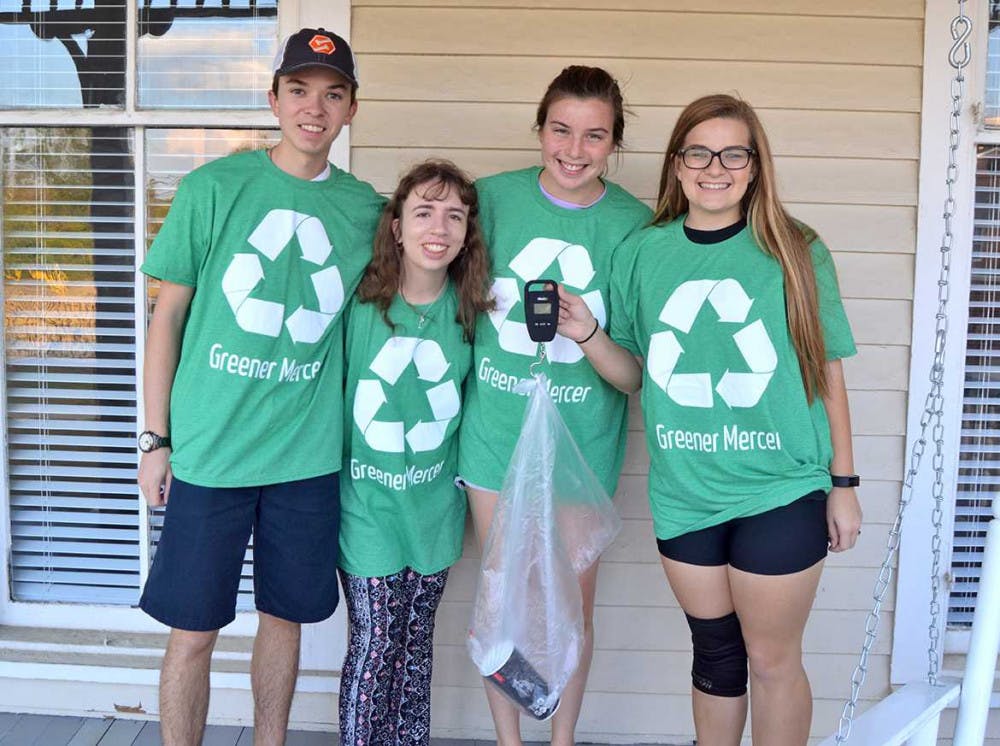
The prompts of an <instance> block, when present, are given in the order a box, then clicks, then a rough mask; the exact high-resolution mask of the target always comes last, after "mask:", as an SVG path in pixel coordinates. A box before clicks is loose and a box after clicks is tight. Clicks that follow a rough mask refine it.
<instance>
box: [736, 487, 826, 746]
mask: <svg viewBox="0 0 1000 746" xmlns="http://www.w3.org/2000/svg"><path fill="white" fill-rule="evenodd" d="M825 497H826V496H825V495H824V494H823V493H813V494H812V495H807V496H805V497H803V498H801V499H799V500H797V501H795V502H793V503H791V504H790V505H787V506H784V507H782V508H777V509H775V510H772V511H768V512H767V513H762V514H761V515H759V516H752V517H750V518H747V519H743V520H742V521H741V526H740V527H739V528H738V529H737V530H736V531H735V532H734V540H733V556H732V561H731V567H730V569H729V582H730V587H731V588H732V593H733V603H734V604H735V607H736V612H737V613H738V614H739V617H740V623H741V624H742V627H743V637H744V639H745V640H746V645H747V652H748V653H749V657H750V707H751V729H752V732H753V742H754V743H755V744H761V745H762V746H763V745H766V746H804V744H805V743H806V742H807V741H808V739H809V729H810V725H811V722H812V692H811V690H810V688H809V680H808V678H807V677H806V672H805V669H804V668H803V666H802V634H803V631H804V629H805V625H806V620H807V619H808V616H809V611H810V609H811V608H812V604H813V600H814V598H815V596H816V587H817V586H818V584H819V578H820V574H821V572H822V569H823V559H824V558H825V556H826V549H827V526H826V500H825Z"/></svg>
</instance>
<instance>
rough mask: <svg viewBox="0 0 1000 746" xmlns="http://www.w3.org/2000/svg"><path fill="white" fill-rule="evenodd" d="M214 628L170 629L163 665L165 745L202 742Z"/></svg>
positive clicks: (162, 735)
mask: <svg viewBox="0 0 1000 746" xmlns="http://www.w3.org/2000/svg"><path fill="white" fill-rule="evenodd" d="M218 635H219V632H218V630H216V631H214V632H190V631H188V630H183V629H172V630H170V638H169V640H168V641H167V650H166V653H164V655H163V665H162V667H161V668H160V738H161V739H162V740H163V744H164V746H198V744H200V743H201V737H202V734H203V733H204V732H205V719H206V717H207V715H208V695H209V686H208V679H209V668H210V666H211V662H212V648H213V647H214V646H215V640H216V638H217V637H218Z"/></svg>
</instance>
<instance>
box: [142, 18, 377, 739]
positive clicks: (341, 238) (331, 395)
mask: <svg viewBox="0 0 1000 746" xmlns="http://www.w3.org/2000/svg"><path fill="white" fill-rule="evenodd" d="M357 85H358V82H357V73H356V63H355V60H354V55H353V53H352V52H351V48H350V46H348V44H347V42H346V41H344V40H343V39H342V38H340V37H339V36H337V35H336V34H333V33H330V32H328V31H325V30H323V29H302V30H301V31H299V32H297V33H295V34H293V35H292V36H290V37H289V38H288V39H287V40H286V41H285V42H284V43H283V45H282V47H281V49H280V50H279V52H278V55H277V58H276V60H275V67H274V86H273V89H272V90H271V91H270V92H269V93H268V99H269V101H270V104H271V110H272V111H273V112H274V114H275V116H276V117H277V118H278V123H279V125H280V127H281V140H280V142H279V143H278V144H277V145H275V146H274V147H273V148H271V149H270V150H259V151H254V152H245V153H238V154H235V155H231V156H228V157H226V158H221V159H219V160H217V161H214V162H212V163H209V164H207V165H205V166H202V167H201V168H199V169H197V170H195V171H193V172H192V173H191V174H189V175H188V176H187V177H185V178H184V180H183V181H182V182H181V185H180V187H179V188H178V190H177V194H176V196H175V198H174V201H173V204H172V205H171V208H170V212H169V214H168V215H167V218H166V220H165V221H164V224H163V227H162V228H161V229H160V232H159V234H158V235H157V237H156V240H155V241H154V242H153V245H152V247H151V248H150V251H149V255H148V257H147V259H146V261H145V263H144V264H143V266H142V271H143V272H145V273H146V274H148V275H150V276H152V277H155V278H157V279H159V280H160V281H161V284H160V290H159V295H158V297H157V303H156V309H155V311H154V313H153V317H152V320H151V321H150V325H149V333H148V337H147V343H146V356H145V370H144V375H143V383H144V397H143V398H144V404H145V413H146V427H147V430H146V431H145V432H143V433H142V435H141V436H140V438H139V448H140V450H142V452H143V453H142V457H141V460H140V464H139V485H140V487H141V489H142V492H143V494H144V496H145V497H146V500H147V502H148V503H149V504H150V505H151V506H154V507H156V506H161V505H164V504H165V505H166V506H167V509H166V515H165V518H164V526H163V532H162V534H161V536H160V542H159V545H158V548H157V551H156V555H155V557H154V560H153V565H152V567H151V569H150V573H149V579H148V581H147V583H146V587H145V589H144V591H143V595H142V599H141V601H140V606H141V607H142V608H143V609H144V610H145V611H146V612H147V613H148V614H150V615H151V616H153V617H155V618H156V619H158V620H160V621H161V622H163V623H164V624H167V625H168V626H169V627H171V633H170V639H169V642H168V645H167V651H166V654H165V655H164V659H163V666H162V670H161V673H160V720H161V733H162V737H163V743H164V744H167V746H173V745H174V744H183V745H185V746H187V745H189V744H190V745H193V744H198V743H200V742H201V737H202V733H203V731H204V727H205V720H206V715H207V711H208V699H209V668H210V660H211V655H212V649H213V647H214V645H215V641H216V638H217V636H218V630H219V629H220V628H222V627H223V626H225V625H226V624H228V623H229V622H231V621H232V620H233V618H234V617H235V606H236V595H237V590H238V587H239V581H240V573H241V569H242V563H243V556H244V553H245V552H246V548H247V543H248V541H249V539H250V536H251V533H252V535H253V549H254V597H255V603H256V606H257V610H258V630H257V637H256V640H255V643H254V651H253V659H252V663H251V680H252V685H253V694H254V731H255V732H254V743H255V744H257V745H258V746H260V745H261V744H282V743H284V738H285V731H286V728H287V725H288V711H289V707H290V705H291V700H292V694H293V692H294V689H295V680H296V677H297V675H298V659H299V636H300V624H302V623H306V622H318V621H321V620H323V619H325V618H327V617H328V616H330V615H331V614H332V613H333V611H334V609H335V608H336V605H337V601H338V597H337V579H336V568H337V543H338V542H337V534H338V527H339V512H340V500H339V481H338V473H337V472H338V470H339V469H340V465H341V439H342V433H341V423H342V422H343V414H342V410H343V406H344V402H343V393H342V391H343V386H342V371H343V360H342V349H343V341H342V335H343V325H342V324H341V320H340V317H341V311H342V309H343V307H344V306H345V305H346V300H347V299H348V298H349V297H350V294H351V293H352V292H353V291H354V288H355V286H356V285H357V282H358V281H359V279H360V277H361V273H362V271H363V270H364V267H365V265H366V264H367V262H368V260H369V258H370V256H371V245H372V238H373V234H374V230H375V225H376V223H377V221H378V217H379V213H380V211H381V208H382V203H383V200H382V199H381V198H380V197H379V196H378V195H377V194H376V193H375V191H374V190H373V189H372V188H371V187H370V186H369V185H368V184H365V183H363V182H360V181H358V180H357V179H355V178H354V177H353V176H351V175H350V174H347V173H345V172H343V171H341V170H340V169H337V168H336V167H333V166H331V165H330V164H329V163H328V162H327V155H328V153H329V150H330V145H331V144H332V143H333V141H334V140H335V139H336V137H337V135H338V134H339V133H340V130H341V128H342V127H343V126H344V125H345V124H349V123H350V121H351V119H352V117H353V116H354V114H355V112H356V110H357V103H356V100H355V92H356V90H357Z"/></svg>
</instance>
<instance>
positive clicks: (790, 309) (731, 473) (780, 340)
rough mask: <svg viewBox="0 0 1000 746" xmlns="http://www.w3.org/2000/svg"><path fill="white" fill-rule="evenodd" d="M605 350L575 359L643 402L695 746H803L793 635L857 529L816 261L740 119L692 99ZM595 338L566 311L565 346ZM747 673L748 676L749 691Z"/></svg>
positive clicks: (846, 425) (843, 323)
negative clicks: (684, 649)
mask: <svg viewBox="0 0 1000 746" xmlns="http://www.w3.org/2000/svg"><path fill="white" fill-rule="evenodd" d="M611 293H612V307H611V334H610V337H609V336H607V335H606V334H604V332H603V331H601V330H598V332H597V334H596V335H595V337H594V339H593V340H592V342H590V343H589V344H587V345H585V346H584V348H583V349H584V351H585V352H586V354H587V358H588V359H589V360H590V361H591V363H592V364H593V365H594V367H595V368H596V369H597V370H598V371H600V373H601V374H602V375H603V376H605V377H606V378H607V380H608V381H610V382H612V383H613V384H614V385H615V386H616V387H618V388H620V389H621V390H623V391H629V392H631V391H635V390H637V389H639V388H640V386H641V388H642V410H643V416H644V419H645V428H646V439H647V446H648V449H649V453H650V474H649V498H650V505H651V508H652V513H653V525H654V529H655V532H656V537H657V546H658V548H659V551H660V555H661V561H662V564H663V568H664V570H665V572H666V576H667V580H668V582H669V583H670V586H671V588H672V589H673V592H674V594H675V595H676V597H677V599H678V601H679V603H680V605H681V607H682V608H683V610H684V612H685V615H686V616H687V620H688V624H689V626H690V628H691V637H692V646H693V649H694V662H693V666H692V684H693V687H692V697H693V710H694V720H695V729H696V732H697V740H698V743H699V744H706V745H707V746H737V744H739V743H740V739H741V735H742V732H743V728H744V725H745V721H746V715H747V705H748V696H747V686H748V680H749V691H750V696H749V703H750V707H751V709H752V718H751V722H752V726H751V729H752V735H753V742H754V743H755V744H762V745H766V746H803V744H805V743H806V741H807V739H808V737H809V727H810V720H811V715H812V696H811V692H810V688H809V682H808V679H807V678H806V674H805V670H804V669H803V666H802V634H803V629H804V627H805V623H806V619H807V617H808V614H809V610H810V607H811V606H812V602H813V599H814V597H815V594H816V588H817V584H818V582H819V577H820V573H821V571H822V567H823V562H824V559H825V557H826V553H827V551H828V550H829V551H834V552H840V551H843V550H846V549H850V548H851V547H852V546H854V543H855V541H856V539H857V536H858V534H859V533H860V525H861V509H860V506H859V503H858V499H857V495H856V494H855V489H854V488H855V487H856V486H857V484H858V483H859V479H858V477H857V476H855V475H854V462H853V455H852V451H851V427H850V415H849V412H848V404H847V391H846V387H845V384H844V376H843V369H842V366H841V358H843V357H847V356H849V355H852V354H854V352H855V347H854V341H853V337H852V335H851V330H850V327H849V326H848V322H847V318H846V315H845V313H844V309H843V306H842V304H841V300H840V295H839V291H838V287H837V278H836V272H835V270H834V265H833V261H832V259H831V256H830V252H829V251H828V250H827V248H826V247H825V246H824V245H823V243H822V242H821V241H820V240H819V238H818V237H817V236H816V234H815V232H813V231H812V230H811V229H810V228H809V227H808V226H805V225H803V224H801V223H799V222H797V221H795V220H794V219H793V218H792V217H791V216H790V215H789V214H788V213H787V212H786V211H785V209H784V207H783V206H782V204H781V202H780V200H779V199H778V195H777V189H776V179H775V172H774V163H773V160H772V156H771V149H770V145H769V144H768V140H767V135H766V134H765V132H764V129H763V127H762V126H761V124H760V121H759V120H758V118H757V115H756V114H755V112H754V111H753V109H752V108H751V107H750V105H749V104H747V103H745V102H743V101H740V100H738V99H735V98H733V97H731V96H725V95H714V96H706V97H704V98H700V99H698V100H696V101H694V102H692V103H691V104H690V105H688V106H687V108H685V109H684V111H683V112H682V113H681V115H680V118H679V119H678V122H677V125H676V126H675V127H674V130H673V133H672V135H671V137H670V141H669V144H668V147H667V153H666V156H665V159H664V164H663V170H662V174H661V178H660V188H659V199H658V204H657V209H656V212H655V215H654V217H653V223H652V225H651V226H649V227H648V228H646V229H644V230H642V231H641V232H639V233H638V234H637V235H636V236H634V237H633V238H632V239H630V240H629V241H628V242H627V243H626V244H625V245H624V246H622V247H621V249H620V250H619V251H618V252H617V253H616V255H615V266H614V270H613V273H612V287H611ZM592 326H593V320H592V315H591V314H590V313H589V312H588V309H587V307H586V305H585V304H583V303H581V302H580V300H579V298H577V297H575V296H573V295H571V294H569V293H561V315H560V326H559V329H560V331H561V332H562V333H563V334H566V335H570V336H572V335H574V334H580V333H583V332H585V331H586V330H588V329H589V328H591V327H592ZM748 661H749V674H748V670H747V669H748Z"/></svg>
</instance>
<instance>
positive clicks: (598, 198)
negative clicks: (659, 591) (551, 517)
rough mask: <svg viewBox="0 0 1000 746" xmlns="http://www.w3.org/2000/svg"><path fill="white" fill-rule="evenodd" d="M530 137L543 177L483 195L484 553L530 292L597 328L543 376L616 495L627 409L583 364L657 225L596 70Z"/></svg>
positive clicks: (567, 727) (577, 687) (506, 450)
mask: <svg viewBox="0 0 1000 746" xmlns="http://www.w3.org/2000/svg"><path fill="white" fill-rule="evenodd" d="M535 126H536V128H537V131H538V141H539V146H540V151H541V152H540V155H541V162H542V165H541V167H537V166H536V167H532V168H525V169H521V170H517V171H509V172H506V173H501V174H497V175H495V176H490V177H488V178H485V179H481V180H479V181H478V182H477V184H476V187H477V189H478V190H479V198H480V202H481V205H482V225H483V233H484V235H485V237H486V243H487V245H488V246H489V247H490V253H491V256H492V259H493V277H494V282H493V293H494V296H495V297H496V299H497V307H496V310H494V311H493V312H492V313H491V314H490V315H489V316H486V315H484V316H482V317H481V318H480V320H479V324H478V327H477V329H476V341H475V347H474V350H473V357H474V366H473V374H472V375H471V376H470V377H469V382H468V384H467V386H466V408H465V413H464V416H463V420H462V428H461V431H460V433H459V441H460V443H459V474H460V475H461V477H462V480H463V481H464V483H465V485H466V492H467V493H468V496H469V507H470V509H471V511H472V518H473V522H474V524H475V529H476V536H477V539H478V541H479V545H480V547H482V545H483V543H484V542H485V541H486V536H487V532H488V531H489V527H490V522H491V521H492V519H493V512H494V508H495V506H496V501H497V498H498V493H499V491H500V487H501V485H502V483H503V479H504V474H505V472H506V470H507V464H508V462H509V461H510V457H511V454H512V453H513V451H514V446H515V444H516V442H517V438H518V434H519V433H520V430H521V421H522V419H523V417H524V408H525V404H526V402H527V399H526V397H524V396H522V395H520V394H518V393H515V391H514V385H515V384H516V383H517V382H519V381H521V380H524V379H526V378H527V377H528V376H529V370H528V368H529V366H530V365H531V364H532V363H533V362H534V361H535V360H536V359H537V356H538V351H539V345H538V344H537V343H534V342H532V341H531V339H530V337H529V336H528V331H527V327H526V325H525V321H524V319H525V316H524V308H523V294H524V284H525V282H527V281H529V280H535V279H539V278H545V279H552V280H556V281H561V282H563V283H564V284H566V285H567V286H569V287H571V288H573V289H574V290H575V291H576V292H578V293H580V294H581V295H582V297H583V299H584V300H583V301H581V302H583V303H585V305H586V306H587V308H588V313H590V312H592V313H593V316H592V317H591V318H592V319H593V318H594V317H596V319H597V320H592V321H591V327H590V328H589V329H586V330H585V331H583V332H582V333H579V334H575V335H571V336H565V335H557V336H556V338H555V340H554V341H553V342H551V343H547V344H546V345H545V350H546V358H545V362H544V363H543V364H542V365H541V366H540V367H541V370H542V372H544V373H545V374H546V375H547V376H548V377H549V379H550V381H551V387H550V394H551V395H552V398H553V400H554V401H555V403H556V406H557V407H558V408H559V411H560V413H561V414H562V417H563V419H564V420H565V421H566V424H567V426H568V427H569V429H570V431H571V432H572V433H573V436H574V438H575V439H576V442H577V444H578V445H579V447H580V450H581V451H582V452H583V454H584V456H585V457H586V458H587V460H588V463H589V464H590V465H591V468H592V469H593V471H594V473H595V474H596V475H597V477H598V478H599V479H600V480H601V482H602V483H603V485H604V487H605V489H606V490H607V491H608V493H609V494H613V493H614V491H615V487H616V485H617V483H618V473H619V471H620V469H621V465H622V460H623V457H624V451H625V430H626V422H625V414H626V413H625V403H626V397H625V396H624V395H623V394H622V393H620V392H619V391H617V390H616V389H615V388H613V387H612V386H611V385H609V384H608V383H606V382H605V381H604V380H603V379H602V378H601V377H600V376H599V375H597V373H595V372H594V370H593V368H592V367H591V365H590V363H588V362H587V360H586V359H585V358H584V352H583V350H584V348H586V346H587V344H589V335H591V334H592V333H593V332H594V328H595V326H597V325H598V324H600V325H605V324H606V323H607V321H608V312H607V309H608V306H609V304H610V298H609V295H608V283H609V280H610V274H611V256H612V253H613V252H614V250H615V248H616V247H617V246H618V245H619V244H620V243H621V242H622V241H623V240H624V239H625V237H626V236H628V235H629V234H630V233H632V232H633V231H634V230H636V229H637V228H638V227H640V226H641V225H644V224H646V223H647V222H648V220H649V217H650V211H649V208H647V207H646V206H645V205H643V204H642V203H641V202H639V200H637V199H636V198H635V197H633V196H632V195H630V194H629V193H628V192H626V191H625V190H624V189H622V188H621V187H619V186H618V185H616V184H614V183H613V182H611V181H609V180H607V179H605V178H604V175H605V173H606V172H607V170H608V159H609V158H610V157H611V155H612V154H613V153H615V152H616V151H617V150H618V149H619V148H620V147H621V144H622V137H623V135H624V131H625V113H624V105H623V103H622V93H621V90H620V89H619V87H618V83H617V82H616V81H615V79H614V78H612V77H611V75H609V74H608V73H607V72H606V71H605V70H603V69H601V68H598V67H584V66H580V65H574V66H571V67H567V68H566V69H565V70H563V71H562V72H561V73H560V74H559V75H558V76H557V77H556V78H555V80H553V81H552V83H551V84H550V85H549V87H548V90H547V91H546V92H545V95H544V96H543V98H542V101H541V103H540V104H539V105H538V112H537V116H536V121H535ZM591 309H592V311H591ZM596 583H597V563H595V564H594V565H593V566H592V567H591V568H589V569H588V570H586V571H584V573H583V575H582V576H581V577H580V587H581V591H582V595H583V607H584V608H583V612H584V633H585V638H584V639H585V642H584V650H583V653H582V655H581V660H580V664H579V666H578V668H577V671H576V673H575V674H574V676H573V677H572V678H571V679H570V682H569V684H568V685H567V687H566V689H565V690H564V691H563V694H562V700H561V703H560V705H559V709H558V710H557V711H556V713H555V715H554V716H553V718H552V744H553V745H554V746H572V744H573V743H574V735H573V734H574V730H575V727H576V721H577V717H578V716H579V713H580V707H581V703H582V701H583V691H584V686H585V684H586V681H587V673H588V671H589V668H590V658H591V654H592V651H593V629H592V618H593V609H594V592H595V587H596ZM482 673H484V674H486V673H489V672H482ZM486 686H487V689H486V696H487V699H488V700H489V704H490V710H491V712H492V714H493V722H494V725H495V726H496V731H497V743H499V744H501V746H517V745H519V744H520V743H521V736H520V728H519V716H518V711H517V709H516V708H515V706H514V705H513V704H512V703H511V702H510V701H508V700H507V699H506V698H505V696H504V695H503V694H502V693H501V692H500V690H499V689H496V688H494V687H493V685H492V684H489V683H487V685H486Z"/></svg>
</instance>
